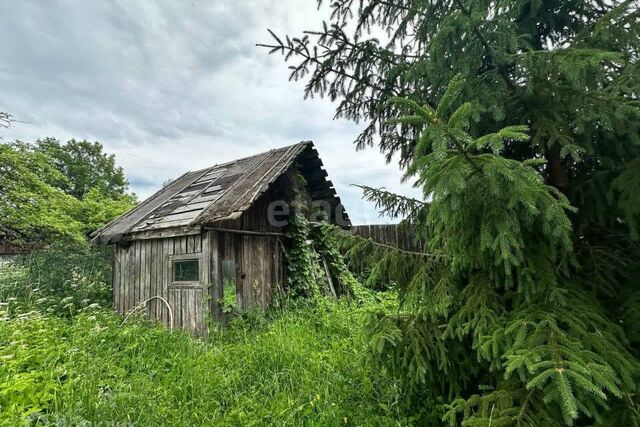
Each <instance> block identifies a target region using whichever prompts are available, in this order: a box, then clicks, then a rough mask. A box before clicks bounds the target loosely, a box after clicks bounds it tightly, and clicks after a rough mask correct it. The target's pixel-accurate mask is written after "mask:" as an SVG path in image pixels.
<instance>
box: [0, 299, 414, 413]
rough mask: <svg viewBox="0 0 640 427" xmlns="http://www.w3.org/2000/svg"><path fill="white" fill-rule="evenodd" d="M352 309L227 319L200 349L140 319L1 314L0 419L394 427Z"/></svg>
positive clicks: (386, 391)
mask: <svg viewBox="0 0 640 427" xmlns="http://www.w3.org/2000/svg"><path fill="white" fill-rule="evenodd" d="M363 311H364V310H363V309H361V308H358V307H356V306H355V305H353V304H348V303H346V302H330V301H322V300H321V301H318V302H316V303H314V304H309V305H306V306H303V307H299V308H296V309H289V310H287V311H283V312H280V313H277V314H272V315H270V318H265V317H263V316H260V315H256V316H254V317H253V318H252V319H249V320H247V319H239V320H238V321H236V322H234V323H233V324H232V325H231V326H230V327H229V328H228V329H226V330H225V331H223V332H215V333H213V334H212V336H211V337H210V338H209V339H207V340H200V339H195V338H192V337H190V336H188V335H186V334H184V333H182V332H173V333H171V332H169V331H168V330H166V329H164V328H160V327H152V326H149V325H146V324H144V322H142V321H135V322H134V323H132V324H128V323H127V324H125V325H121V321H122V320H121V318H120V317H118V316H116V315H115V314H112V313H110V312H108V311H106V310H94V311H88V312H87V311H85V312H83V313H81V314H79V315H76V316H73V317H72V318H71V319H63V318H60V317H58V316H54V315H43V314H39V312H32V313H31V314H26V315H18V316H15V315H12V316H10V317H5V318H4V319H3V320H1V321H0V420H3V422H4V423H6V424H7V425H14V424H16V423H24V422H25V419H26V420H28V421H27V422H36V423H37V422H38V420H39V421H40V422H42V423H68V424H71V425H77V424H81V423H85V422H100V423H105V422H117V423H135V424H137V425H159V424H163V425H187V424H189V425H198V424H205V425H212V424H215V425H301V424H302V425H396V424H406V423H407V421H408V420H403V419H401V416H400V414H399V411H400V410H399V407H398V405H397V402H398V400H399V395H398V393H399V392H398V391H397V389H396V387H395V386H394V385H393V383H392V382H390V381H389V380H385V378H384V376H382V375H380V374H378V373H377V372H375V370H373V369H372V368H370V367H368V366H367V364H366V363H365V359H364V358H363V355H364V354H366V351H365V348H366V345H365V340H364V337H363V335H362V330H361V325H362V321H361V316H362V315H363ZM0 316H1V315H0ZM29 420H30V421H29Z"/></svg>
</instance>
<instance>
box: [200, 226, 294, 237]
mask: <svg viewBox="0 0 640 427" xmlns="http://www.w3.org/2000/svg"><path fill="white" fill-rule="evenodd" d="M205 230H214V231H221V232H224V233H236V234H247V235H249V236H279V237H281V236H285V233H276V232H272V231H251V230H238V229H235V228H222V227H205Z"/></svg>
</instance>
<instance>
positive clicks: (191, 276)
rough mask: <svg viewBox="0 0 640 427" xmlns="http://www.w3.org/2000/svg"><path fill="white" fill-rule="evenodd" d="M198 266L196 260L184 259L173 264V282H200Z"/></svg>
mask: <svg viewBox="0 0 640 427" xmlns="http://www.w3.org/2000/svg"><path fill="white" fill-rule="evenodd" d="M199 270H200V265H199V262H198V260H197V259H184V260H180V261H174V262H173V281H174V282H198V281H200V271H199Z"/></svg>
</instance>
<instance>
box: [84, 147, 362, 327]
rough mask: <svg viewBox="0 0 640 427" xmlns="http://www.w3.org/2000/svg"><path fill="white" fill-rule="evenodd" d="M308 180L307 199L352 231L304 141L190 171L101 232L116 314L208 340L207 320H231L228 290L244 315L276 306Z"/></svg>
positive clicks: (315, 155)
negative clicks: (297, 184) (143, 315)
mask: <svg viewBox="0 0 640 427" xmlns="http://www.w3.org/2000/svg"><path fill="white" fill-rule="evenodd" d="M299 175H302V176H303V177H304V178H305V181H306V186H305V189H304V191H305V193H306V194H305V197H304V200H307V203H309V202H312V203H318V204H319V205H320V206H321V207H323V208H324V209H326V211H327V216H328V217H329V220H330V222H332V223H334V224H337V225H340V226H349V225H350V222H349V218H348V215H347V214H346V213H345V212H344V209H343V208H342V204H341V203H340V198H339V197H338V196H337V195H336V192H335V189H334V188H333V185H332V183H331V181H329V180H328V179H327V172H326V171H325V170H324V169H323V166H322V161H321V160H320V158H319V156H318V152H317V151H316V149H315V148H314V147H313V143H311V142H308V141H305V142H301V143H299V144H296V145H292V146H288V147H284V148H279V149H275V150H271V151H268V152H266V153H261V154H258V155H255V156H252V157H247V158H244V159H239V160H235V161H232V162H228V163H224V164H219V165H215V166H212V167H210V168H207V169H202V170H198V171H195V172H187V173H185V174H184V175H182V176H181V177H179V178H177V179H176V180H174V181H172V182H171V183H169V184H168V185H166V186H165V187H164V188H162V189H161V190H160V191H158V192H157V193H156V194H154V195H152V196H151V197H149V198H148V199H147V200H145V201H144V202H142V203H140V204H139V205H138V206H136V207H135V208H133V209H132V210H130V211H129V212H127V213H125V214H124V215H122V216H120V217H119V218H117V219H115V220H114V221H112V222H110V223H109V224H107V225H106V226H104V227H103V228H101V229H100V230H98V231H96V232H95V233H94V240H95V241H98V242H101V243H105V244H112V245H113V248H114V249H113V305H114V308H115V309H116V310H117V311H118V312H119V313H123V314H124V313H128V312H130V311H131V310H132V309H134V308H136V307H138V306H141V308H143V309H144V310H146V312H147V314H148V316H149V317H150V318H151V319H155V320H158V321H160V322H164V323H165V324H167V325H170V326H172V327H176V328H184V329H187V330H189V331H191V332H193V333H197V334H206V332H207V322H206V320H207V318H211V319H212V320H213V321H220V320H222V318H223V313H222V301H223V298H224V289H226V290H227V294H228V295H227V298H225V301H227V300H228V299H229V297H230V296H232V295H229V293H230V292H233V290H235V296H236V298H235V302H236V306H237V309H239V310H246V309H248V308H249V307H252V306H254V307H255V306H259V307H262V308H266V307H268V306H269V305H270V303H271V301H272V297H273V296H274V293H275V292H277V291H279V290H282V289H283V287H284V286H285V274H286V258H285V245H286V238H285V236H284V227H285V225H286V222H287V218H288V215H289V214H290V212H291V209H292V207H291V206H290V204H291V200H292V197H293V194H292V190H291V185H290V184H291V180H292V177H293V176H299ZM234 285H235V286H234ZM234 288H235V289H234ZM145 301H147V302H146V303H145ZM171 318H172V319H171Z"/></svg>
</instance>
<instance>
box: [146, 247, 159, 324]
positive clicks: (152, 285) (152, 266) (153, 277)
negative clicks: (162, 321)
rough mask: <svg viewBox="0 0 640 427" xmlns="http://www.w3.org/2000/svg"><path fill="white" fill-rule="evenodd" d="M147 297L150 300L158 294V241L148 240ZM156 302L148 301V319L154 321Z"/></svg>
mask: <svg viewBox="0 0 640 427" xmlns="http://www.w3.org/2000/svg"><path fill="white" fill-rule="evenodd" d="M149 248H150V251H149V253H150V255H149V295H148V298H152V297H154V296H156V295H157V294H158V292H157V285H158V283H157V275H158V269H157V266H158V240H149ZM157 305H158V301H157V300H155V299H153V300H151V301H149V304H148V307H149V318H150V319H152V320H155V319H156V306H157Z"/></svg>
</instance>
